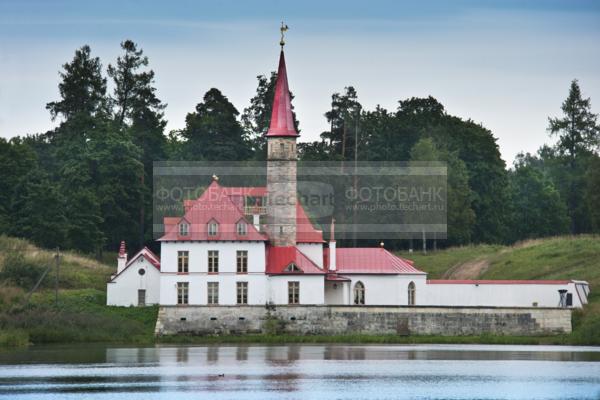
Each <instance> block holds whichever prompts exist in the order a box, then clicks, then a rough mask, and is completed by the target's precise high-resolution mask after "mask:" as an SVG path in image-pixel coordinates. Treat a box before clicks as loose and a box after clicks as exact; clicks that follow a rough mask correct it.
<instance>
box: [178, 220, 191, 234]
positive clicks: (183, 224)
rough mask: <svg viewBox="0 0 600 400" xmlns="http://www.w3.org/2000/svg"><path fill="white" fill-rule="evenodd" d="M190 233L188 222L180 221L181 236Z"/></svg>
mask: <svg viewBox="0 0 600 400" xmlns="http://www.w3.org/2000/svg"><path fill="white" fill-rule="evenodd" d="M189 234H190V226H189V225H188V224H187V222H180V223H179V236H188V235H189Z"/></svg>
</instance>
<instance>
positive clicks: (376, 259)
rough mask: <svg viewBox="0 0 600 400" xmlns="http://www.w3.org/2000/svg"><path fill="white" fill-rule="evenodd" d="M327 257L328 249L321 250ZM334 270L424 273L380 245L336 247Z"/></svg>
mask: <svg viewBox="0 0 600 400" xmlns="http://www.w3.org/2000/svg"><path fill="white" fill-rule="evenodd" d="M323 251H324V252H325V253H326V255H325V258H326V259H328V258H329V254H328V253H329V249H324V250H323ZM335 254H336V272H337V273H340V274H425V272H423V271H420V270H418V269H416V268H415V267H414V266H413V265H412V263H411V262H409V261H408V260H405V259H403V258H400V257H398V256H395V255H394V254H392V253H390V252H389V251H387V250H386V249H383V248H381V247H367V248H338V249H336V253H335Z"/></svg>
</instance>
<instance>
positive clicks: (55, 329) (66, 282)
mask: <svg viewBox="0 0 600 400" xmlns="http://www.w3.org/2000/svg"><path fill="white" fill-rule="evenodd" d="M53 264H54V252H52V251H48V250H41V249H39V248H37V247H35V246H33V245H31V244H30V243H28V242H27V241H24V240H20V239H14V238H8V237H6V236H0V345H5V346H18V345H23V344H26V343H28V342H32V343H53V342H63V343H64V342H68V343H74V342H123V343H125V342H136V343H139V342H151V341H152V340H153V332H154V324H155V322H156V314H157V308H156V307H146V308H122V307H107V306H105V304H106V281H107V280H108V278H109V277H110V274H111V273H112V272H114V270H115V267H114V266H108V265H105V264H102V263H99V262H97V261H95V260H93V259H90V258H88V257H84V256H81V255H78V254H76V253H72V252H64V253H61V259H60V274H59V288H60V290H59V298H58V300H59V303H58V307H57V306H56V304H55V294H54V285H55V279H56V275H55V273H56V270H55V269H54V268H53V269H51V270H50V272H49V273H48V275H47V276H46V277H45V278H44V280H43V281H42V284H41V285H40V288H39V290H38V291H36V292H35V293H34V294H33V296H32V297H31V299H30V300H29V302H27V303H26V302H25V298H26V294H27V293H28V292H29V290H30V289H31V288H32V287H33V286H34V285H35V283H36V282H37V280H38V279H39V277H40V276H42V274H43V273H44V271H45V270H46V269H47V267H48V266H50V265H53Z"/></svg>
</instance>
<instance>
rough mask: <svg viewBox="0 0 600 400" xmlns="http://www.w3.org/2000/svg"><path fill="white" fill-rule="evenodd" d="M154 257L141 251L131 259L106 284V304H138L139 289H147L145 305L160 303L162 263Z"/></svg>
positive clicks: (126, 305)
mask: <svg viewBox="0 0 600 400" xmlns="http://www.w3.org/2000/svg"><path fill="white" fill-rule="evenodd" d="M154 257H155V256H153V255H150V254H147V255H146V254H144V253H142V252H140V253H138V254H136V255H135V256H133V257H132V258H131V259H129V261H128V262H127V264H126V267H125V269H123V270H122V271H121V272H120V273H119V274H116V275H114V276H113V277H112V279H111V280H110V281H109V282H108V283H107V284H106V304H107V305H109V306H125V307H128V306H138V305H139V304H138V291H139V290H145V305H151V304H159V301H160V269H159V267H157V265H159V266H160V264H158V263H157V262H159V260H157V259H155V258H154ZM142 271H143V272H142Z"/></svg>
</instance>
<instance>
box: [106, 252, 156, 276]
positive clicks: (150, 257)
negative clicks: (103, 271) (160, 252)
mask: <svg viewBox="0 0 600 400" xmlns="http://www.w3.org/2000/svg"><path fill="white" fill-rule="evenodd" d="M140 257H142V258H144V259H145V260H146V261H148V262H149V263H150V264H152V265H153V266H154V268H156V269H157V270H159V271H160V258H159V257H158V256H157V255H156V254H154V252H153V251H152V250H150V249H149V248H147V247H144V248H143V249H141V250H140V251H138V252H137V253H135V255H134V256H133V257H131V258H130V259H129V260H128V261H127V264H125V268H123V270H122V271H121V272H119V273H118V274H116V275H112V276H111V278H110V279H109V282H114V280H115V279H117V277H118V276H120V275H122V274H123V272H125V271H127V268H129V267H130V266H131V265H132V264H133V263H134V262H136V261H137V260H138V259H139V258H140Z"/></svg>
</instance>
